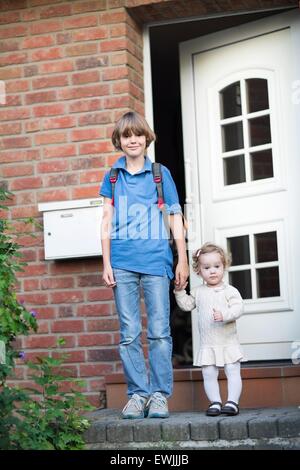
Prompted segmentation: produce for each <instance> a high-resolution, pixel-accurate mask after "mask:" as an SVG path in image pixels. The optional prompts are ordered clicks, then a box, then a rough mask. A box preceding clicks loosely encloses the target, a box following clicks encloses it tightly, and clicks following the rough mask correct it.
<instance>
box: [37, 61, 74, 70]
mask: <svg viewBox="0 0 300 470" xmlns="http://www.w3.org/2000/svg"><path fill="white" fill-rule="evenodd" d="M73 68H74V67H73V61H72V60H61V61H59V62H58V61H56V62H46V63H44V64H41V66H40V71H41V73H59V72H70V71H72V70H73Z"/></svg>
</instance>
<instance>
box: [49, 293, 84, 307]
mask: <svg viewBox="0 0 300 470" xmlns="http://www.w3.org/2000/svg"><path fill="white" fill-rule="evenodd" d="M50 298H51V302H53V303H54V304H64V303H77V302H83V300H84V298H83V293H82V292H81V291H72V290H68V291H61V292H53V293H51V294H50Z"/></svg>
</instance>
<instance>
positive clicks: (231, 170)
mask: <svg viewBox="0 0 300 470" xmlns="http://www.w3.org/2000/svg"><path fill="white" fill-rule="evenodd" d="M223 164H224V181H225V185H227V184H237V183H244V182H245V181H246V172H245V159H244V155H237V156H236V157H228V158H224V159H223Z"/></svg>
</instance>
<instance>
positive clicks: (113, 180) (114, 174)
mask: <svg viewBox="0 0 300 470" xmlns="http://www.w3.org/2000/svg"><path fill="white" fill-rule="evenodd" d="M118 174H119V169H118V168H111V169H110V173H109V181H110V182H111V192H112V197H111V205H112V206H113V205H114V203H115V185H116V182H117V180H118Z"/></svg>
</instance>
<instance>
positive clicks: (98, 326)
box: [87, 318, 119, 331]
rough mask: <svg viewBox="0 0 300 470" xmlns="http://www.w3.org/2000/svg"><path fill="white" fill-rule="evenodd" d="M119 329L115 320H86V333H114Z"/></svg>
mask: <svg viewBox="0 0 300 470" xmlns="http://www.w3.org/2000/svg"><path fill="white" fill-rule="evenodd" d="M118 329H119V321H118V320H115V319H108V318H105V319H100V320H87V331H114V330H118Z"/></svg>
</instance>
